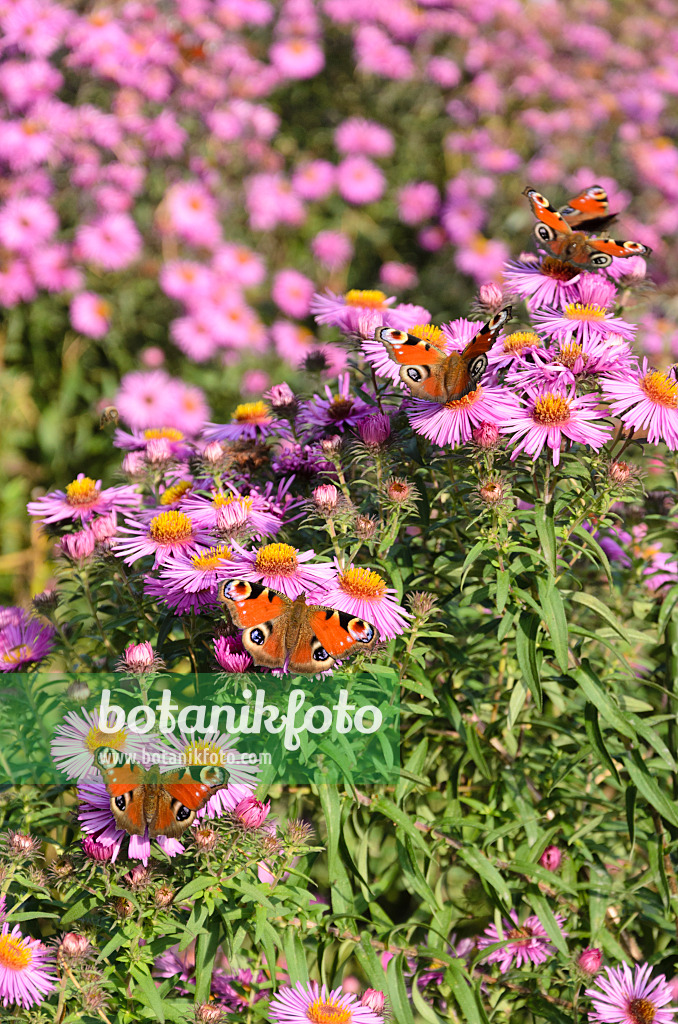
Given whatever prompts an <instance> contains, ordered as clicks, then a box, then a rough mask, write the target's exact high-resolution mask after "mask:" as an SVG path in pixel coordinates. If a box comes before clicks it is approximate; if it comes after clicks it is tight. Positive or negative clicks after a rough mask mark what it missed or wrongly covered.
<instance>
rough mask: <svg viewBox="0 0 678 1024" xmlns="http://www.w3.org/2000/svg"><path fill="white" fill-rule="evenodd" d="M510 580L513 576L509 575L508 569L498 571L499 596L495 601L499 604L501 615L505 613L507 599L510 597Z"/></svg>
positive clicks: (498, 608) (498, 609)
mask: <svg viewBox="0 0 678 1024" xmlns="http://www.w3.org/2000/svg"><path fill="white" fill-rule="evenodd" d="M510 579H511V574H510V573H509V571H508V569H497V594H496V598H495V600H496V603H497V611H498V612H499V613H500V614H501V612H503V610H504V607H505V606H506V598H507V597H508V592H509V581H510Z"/></svg>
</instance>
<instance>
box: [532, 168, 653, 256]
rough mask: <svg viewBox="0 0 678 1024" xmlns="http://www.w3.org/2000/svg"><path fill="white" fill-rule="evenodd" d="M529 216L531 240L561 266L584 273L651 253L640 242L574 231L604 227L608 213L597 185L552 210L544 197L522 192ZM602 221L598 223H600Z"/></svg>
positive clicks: (538, 194) (536, 193) (603, 195)
mask: <svg viewBox="0 0 678 1024" xmlns="http://www.w3.org/2000/svg"><path fill="white" fill-rule="evenodd" d="M523 195H524V196H527V198H528V199H529V201H530V206H531V207H532V212H533V213H534V215H535V217H536V218H537V223H536V224H535V226H534V236H535V238H536V239H537V241H538V242H542V243H543V244H544V245H546V246H547V248H548V249H549V250H550V252H551V253H552V254H553V255H554V256H555V257H556V258H557V259H559V260H563V262H565V263H572V264H574V265H575V266H577V267H584V268H586V269H587V270H596V269H597V268H598V267H609V265H610V264H611V263H612V258H613V256H616V257H617V258H618V259H625V258H627V257H629V256H649V254H650V253H651V252H652V250H651V249H650V248H649V246H647V245H643V244H642V242H629V241H623V240H619V239H613V238H595V237H592V236H590V235H587V234H585V233H584V231H582V230H578V231H575V230H574V228H575V227H576V228H580V229H581V228H584V229H585V230H587V229H589V228H593V227H601V226H604V224H605V223H609V220H610V219H611V217H610V215H609V212H608V204H607V193H606V192H605V190H604V189H603V188H601V187H600V185H592V186H591V187H590V188H588V189H584V191H583V192H580V193H579V195H577V196H575V197H574V198H573V199H570V200H568V202H567V204H566V205H565V206H563V207H561V208H560V210H556V209H555V207H554V206H552V205H551V203H550V202H549V201H548V199H547V198H546V196H543V195H542V194H541V192H537V191H536V189H533V188H529V187H528V188H526V189H524V190H523ZM601 221H602V223H601Z"/></svg>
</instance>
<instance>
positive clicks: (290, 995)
mask: <svg viewBox="0 0 678 1024" xmlns="http://www.w3.org/2000/svg"><path fill="white" fill-rule="evenodd" d="M269 1013H270V1015H271V1020H273V1021H275V1022H276V1024H308V1022H309V1021H310V1022H311V1024H326V1022H327V1021H332V1024H383V1022H382V1017H381V1016H380V1015H378V1014H377V1013H375V1012H374V1010H372V1009H371V1008H370V1007H369V1006H361V1004H360V1003H359V1002H358V1001H357V999H356V997H355V995H354V994H353V993H344V992H342V990H341V989H340V988H337V989H334V990H332V991H329V990H328V989H327V987H326V986H325V985H323V986H322V988H319V987H318V984H317V982H315V981H312V982H310V984H309V985H308V986H307V987H306V988H305V987H304V986H303V985H302V984H301V982H297V984H296V986H295V987H294V988H290V987H288V986H284V987H283V988H281V989H279V991H278V994H277V996H276V997H275V999H273V1000H272V1002H271V1004H270V1006H269Z"/></svg>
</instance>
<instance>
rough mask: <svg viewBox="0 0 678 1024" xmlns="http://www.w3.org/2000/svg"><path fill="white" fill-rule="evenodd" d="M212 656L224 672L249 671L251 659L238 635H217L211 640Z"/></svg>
mask: <svg viewBox="0 0 678 1024" xmlns="http://www.w3.org/2000/svg"><path fill="white" fill-rule="evenodd" d="M212 644H213V647H214V657H215V659H216V662H217V664H218V665H219V667H220V668H222V669H223V670H224V672H249V670H250V669H251V668H252V665H253V661H252V657H251V655H250V654H248V653H247V651H246V650H245V648H244V647H243V645H242V641H241V640H240V637H232V636H219V637H215V638H214V640H213V641H212Z"/></svg>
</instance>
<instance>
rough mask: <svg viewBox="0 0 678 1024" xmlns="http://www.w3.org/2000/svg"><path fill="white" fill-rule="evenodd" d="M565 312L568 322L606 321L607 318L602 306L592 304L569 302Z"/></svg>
mask: <svg viewBox="0 0 678 1024" xmlns="http://www.w3.org/2000/svg"><path fill="white" fill-rule="evenodd" d="M564 312H565V316H566V317H567V319H568V320H604V319H605V316H606V314H605V310H604V309H603V308H602V306H596V305H594V304H593V303H592V302H586V303H584V302H568V304H567V306H565V311H564Z"/></svg>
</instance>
